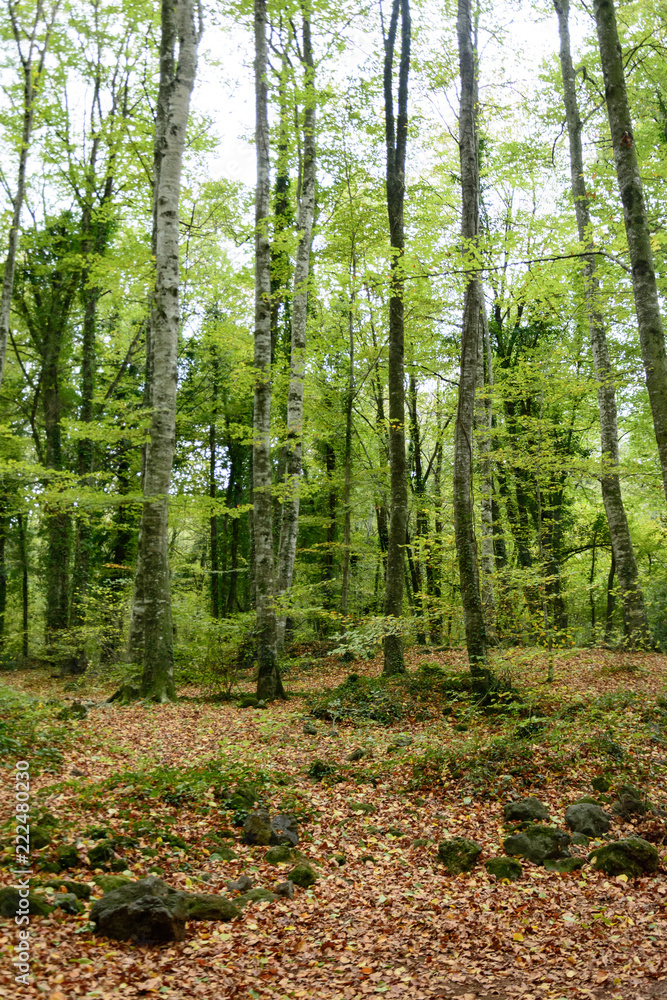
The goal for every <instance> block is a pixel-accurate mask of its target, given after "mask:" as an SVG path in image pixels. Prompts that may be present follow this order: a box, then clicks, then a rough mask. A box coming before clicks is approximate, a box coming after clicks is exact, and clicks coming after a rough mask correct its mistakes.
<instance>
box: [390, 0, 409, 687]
mask: <svg viewBox="0 0 667 1000" xmlns="http://www.w3.org/2000/svg"><path fill="white" fill-rule="evenodd" d="M399 11H400V15H401V58H400V64H399V74H398V115H397V117H396V118H394V95H393V86H392V85H393V63H394V48H395V44H396V31H397V27H398V15H399ZM410 29H411V23H410V3H409V0H393V6H392V11H391V21H390V24H389V32H388V34H387V37H386V39H385V43H384V47H385V57H384V102H385V137H386V146H387V214H388V216H389V234H390V245H391V296H390V299H389V364H388V387H389V460H390V471H391V513H390V521H389V546H388V550H387V580H386V586H385V603H384V613H385V616H387V617H390V618H396V619H398V618H401V617H402V615H403V573H404V547H405V536H406V529H407V523H408V484H407V469H406V463H405V386H404V346H403V341H404V314H403V288H404V280H403V275H402V263H403V262H402V257H403V251H404V247H405V229H404V224H403V203H404V200H405V153H406V146H407V138H408V75H409V72H410V35H411V30H410ZM383 673H384V674H387V675H393V674H403V673H405V661H404V659H403V639H402V636H401V635H400V633H399V632H398V631H396V632H390V633H389V634H388V635H386V636H385V638H384V667H383Z"/></svg>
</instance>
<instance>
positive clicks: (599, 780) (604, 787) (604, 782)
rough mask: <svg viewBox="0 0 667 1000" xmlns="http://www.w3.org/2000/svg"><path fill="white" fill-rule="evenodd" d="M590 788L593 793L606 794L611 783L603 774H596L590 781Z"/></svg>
mask: <svg viewBox="0 0 667 1000" xmlns="http://www.w3.org/2000/svg"><path fill="white" fill-rule="evenodd" d="M591 788H592V789H593V791H594V792H608V791H609V789H610V788H611V781H610V780H609V778H605V776H604V774H596V776H595V777H594V778H593V780H592V781H591Z"/></svg>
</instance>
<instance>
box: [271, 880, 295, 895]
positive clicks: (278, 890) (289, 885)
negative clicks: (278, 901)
mask: <svg viewBox="0 0 667 1000" xmlns="http://www.w3.org/2000/svg"><path fill="white" fill-rule="evenodd" d="M274 892H275V894H276V896H280V897H281V898H282V899H294V882H292V881H290V879H287V881H286V882H279V883H278V885H277V886H275V888H274Z"/></svg>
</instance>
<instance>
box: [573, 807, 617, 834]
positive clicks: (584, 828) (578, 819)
mask: <svg viewBox="0 0 667 1000" xmlns="http://www.w3.org/2000/svg"><path fill="white" fill-rule="evenodd" d="M610 821H611V816H609V814H608V813H606V812H605V811H604V809H603V808H602V807H601V806H599V805H598V804H597V803H593V802H575V803H574V805H571V806H568V807H567V809H566V811H565V822H566V823H567V825H568V826H569V828H570V829H571V830H574V831H575V833H585V834H586V836H587V837H600V836H602V834H603V833H607V831H608V830H609V823H610Z"/></svg>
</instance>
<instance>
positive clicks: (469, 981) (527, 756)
mask: <svg viewBox="0 0 667 1000" xmlns="http://www.w3.org/2000/svg"><path fill="white" fill-rule="evenodd" d="M298 652H299V651H297V653H298ZM300 652H301V655H295V656H294V657H293V658H292V660H291V661H290V663H289V665H288V669H287V671H286V686H287V689H288V691H289V694H290V698H289V700H288V701H286V702H284V703H276V704H272V705H270V706H269V707H268V708H267V709H256V708H240V707H238V704H237V703H236V702H235V701H233V702H231V703H222V704H215V703H211V702H207V701H206V700H204V699H202V698H200V697H198V692H197V690H196V689H195V688H187V687H186V688H182V689H181V691H180V694H181V695H182V698H181V700H180V701H179V702H178V703H177V704H174V705H169V706H166V707H159V706H144V705H141V704H134V705H131V706H129V707H121V706H117V705H115V704H112V705H106V704H103V702H104V700H105V698H106V697H108V696H109V694H110V693H111V691H112V690H113V689H112V688H111V687H110V686H109V685H105V684H103V683H102V682H101V681H100V678H99V677H98V678H96V677H94V676H91V677H89V678H86V679H84V680H83V681H82V682H81V686H80V689H79V690H76V691H72V690H69V691H65V690H64V683H63V682H62V681H59V680H56V679H53V678H50V677H49V675H48V673H47V672H46V671H44V670H30V671H15V672H13V673H5V674H2V675H0V719H2V720H4V723H3V724H2V725H0V741H4V742H2V744H1V746H2V751H3V753H2V756H3V761H2V769H1V772H0V773H2V774H3V775H4V777H5V780H4V782H3V788H2V797H1V800H0V806H1V809H2V812H1V814H0V820H1V821H2V823H3V826H2V830H3V835H2V844H3V845H4V852H3V856H2V860H3V863H4V867H3V869H2V872H1V874H0V880H1V883H2V885H12V884H13V883H12V879H13V877H14V876H13V875H12V873H11V867H12V866H13V863H14V855H13V850H14V844H13V836H14V826H15V820H14V818H13V817H14V815H15V812H14V808H13V806H14V765H15V760H16V759H20V758H24V759H27V760H29V761H30V772H31V796H32V803H31V810H32V812H31V815H32V816H33V817H38V815H39V813H40V812H44V811H48V812H49V813H51V814H52V815H53V817H54V818H55V820H56V821H57V827H56V828H55V830H54V831H53V836H52V842H51V843H50V844H48V845H47V846H46V847H45V848H44V849H43V850H41V851H40V852H33V855H32V863H33V868H34V869H35V872H36V874H35V880H36V881H39V879H40V865H41V864H43V863H44V861H45V860H47V861H48V859H49V858H51V859H52V858H53V857H54V852H55V850H56V849H57V847H58V845H59V844H62V843H74V844H76V846H77V850H78V864H77V865H75V866H73V867H71V868H70V869H68V870H67V871H66V872H64V873H63V876H62V877H63V878H67V879H71V880H75V881H79V882H87V883H89V884H90V886H91V888H92V890H93V897H92V898H93V899H95V898H97V897H99V896H100V895H101V890H100V889H99V888H98V887H97V886H96V885H95V884H94V883H93V879H94V878H95V876H99V875H100V874H101V870H100V869H99V868H98V869H97V870H95V869H94V867H93V866H91V863H90V859H89V857H88V853H89V851H90V850H91V849H92V848H93V847H94V845H95V842H96V841H95V839H94V835H93V834H92V833H91V832H90V831H91V830H92V829H93V827H104V828H106V830H107V831H108V836H110V837H112V838H114V837H115V838H118V837H121V836H125V837H126V838H128V839H127V840H126V842H125V846H123V847H120V846H118V844H119V843H120V842H119V841H118V840H117V841H116V858H115V862H114V863H113V865H112V868H114V869H115V870H116V871H118V870H122V871H124V873H125V874H126V875H128V876H130V877H131V878H133V879H139V878H144V877H146V876H147V875H148V874H149V873H150V872H151V871H153V872H155V873H158V874H160V875H161V877H162V878H164V880H165V881H166V882H168V883H169V884H170V885H172V886H174V887H176V888H183V889H188V890H192V891H196V890H197V891H206V892H222V893H227V889H226V882H227V880H229V879H235V878H238V876H239V875H241V874H246V875H248V876H250V877H251V878H252V879H253V881H254V884H255V885H256V886H264V887H266V888H268V889H271V888H272V886H274V885H275V884H276V883H277V882H280V881H282V880H284V879H285V878H286V873H285V866H280V865H270V864H267V863H266V862H265V860H264V855H265V853H266V848H265V847H256V846H248V845H246V844H244V842H243V830H242V826H237V825H234V824H235V823H242V821H243V816H242V815H241V816H240V817H239V816H238V815H236V816H234V815H233V814H232V812H231V811H230V810H229V809H226V808H225V801H224V792H222V791H221V789H222V788H223V787H231V788H233V787H234V784H235V783H238V782H241V783H246V784H248V783H250V784H252V785H253V787H254V788H255V789H256V790H257V791H258V797H259V800H260V802H261V804H263V805H265V806H266V807H267V808H268V809H270V810H271V811H272V813H275V812H280V811H283V812H290V813H292V814H294V815H296V816H297V818H298V821H299V836H300V843H299V850H301V851H302V852H303V853H304V854H305V855H307V856H308V858H309V859H311V860H312V862H313V863H314V864H315V868H316V871H317V873H318V880H317V882H316V883H315V884H314V885H313V886H312V888H310V889H307V890H304V889H298V888H297V889H296V893H295V896H294V898H293V899H286V898H278V899H275V900H270V901H262V902H250V903H248V904H247V905H246V907H245V908H244V909H243V911H242V914H241V916H240V917H239V918H238V919H236V920H233V921H231V922H227V923H220V922H214V921H198V922H189V923H188V924H187V934H186V939H185V941H183V942H181V943H172V944H169V945H163V946H159V947H157V946H156V947H148V946H142V945H137V944H133V943H131V942H118V941H113V940H110V939H107V938H105V937H101V936H98V935H97V934H96V933H95V932H94V929H93V926H92V925H91V924H90V923H89V919H88V916H87V911H86V912H83V913H81V914H80V915H78V916H77V915H68V914H65V913H63V912H62V911H60V910H58V909H56V910H54V911H53V912H52V913H51V914H50V915H49V916H45V917H38V916H34V917H31V921H30V933H31V985H30V986H29V987H18V988H17V987H16V984H15V983H14V979H13V977H14V971H13V966H12V965H11V957H12V954H13V951H12V948H13V946H14V945H15V944H16V943H17V936H16V934H17V928H16V927H15V926H14V923H13V921H11V920H10V919H3V920H2V921H1V922H0V951H1V952H2V953H3V955H4V958H3V961H2V963H1V964H0V996H1V997H7V998H9V997H12V998H13V997H15V996H30V997H33V996H34V997H46V998H49V1000H70V998H73V997H77V998H78V997H80V998H91V1000H92V998H100V1000H105V998H106V1000H110V998H114V1000H115V998H128V1000H129V998H134V997H151V996H157V997H165V998H173V1000H177V998H178V1000H181V998H192V997H194V998H202V1000H206V998H210V1000H213V998H215V1000H227V998H237V997H238V998H262V1000H269V998H271V1000H278V998H280V1000H287V998H289V1000H292V998H302V997H303V998H313V1000H337V998H340V1000H353V998H357V997H369V996H374V995H379V996H382V995H386V996H387V997H391V998H405V1000H422V998H423V1000H426V998H435V997H443V998H447V997H463V998H464V1000H477V998H491V997H493V998H501V1000H502V998H510V997H511V998H522V1000H557V998H568V1000H569V998H602V997H608V998H618V1000H640V998H649V997H652V998H659V997H667V877H666V873H665V855H666V854H667V827H666V826H665V822H664V820H661V819H656V818H655V817H651V818H647V817H638V818H636V819H635V820H634V821H632V822H627V823H620V822H615V823H614V824H613V825H612V833H613V835H614V836H615V837H623V836H627V835H629V834H630V833H639V834H640V835H641V836H643V837H645V838H647V839H651V840H652V841H653V842H654V843H655V844H656V846H657V848H658V851H659V854H660V857H661V863H662V866H661V868H660V870H659V872H658V873H657V874H655V875H652V876H650V877H644V878H639V879H636V880H632V879H630V880H628V879H627V878H626V877H625V876H619V877H607V876H606V875H604V874H603V873H601V872H599V871H597V870H595V869H594V868H593V867H592V866H590V865H586V866H585V867H584V868H583V869H582V870H580V871H577V872H574V873H572V874H559V873H556V872H550V871H546V870H545V869H544V868H543V867H539V866H537V865H533V864H531V863H530V862H525V863H524V872H523V877H522V878H521V879H520V880H519V881H517V882H513V883H509V882H498V881H496V879H495V878H493V877H492V876H490V875H489V874H488V873H487V871H486V869H485V867H484V861H485V860H488V858H489V857H492V856H495V855H503V849H502V839H503V837H504V836H505V835H506V827H505V826H504V820H503V811H502V807H503V804H504V803H505V802H506V801H508V800H509V799H511V798H519V797H523V796H526V795H536V796H538V797H539V798H540V800H541V801H542V802H544V803H545V804H546V805H548V807H549V809H550V811H551V819H552V822H553V823H555V824H556V825H557V826H559V827H561V828H562V829H565V825H564V820H563V814H564V810H565V808H566V807H567V805H568V804H570V803H571V802H574V801H575V800H576V799H577V798H579V797H581V796H582V795H585V794H589V795H590V794H591V793H592V787H591V781H592V779H593V778H594V777H595V776H601V775H605V776H607V777H608V778H609V780H610V781H611V783H612V788H613V785H614V783H619V782H632V783H634V784H635V785H638V786H639V787H641V788H642V789H643V790H644V791H645V792H646V794H647V795H648V797H649V799H651V801H652V802H654V803H656V804H658V805H661V806H663V807H664V806H667V702H666V701H665V694H666V689H667V657H665V656H660V655H653V654H651V655H649V654H627V653H613V652H610V651H603V650H571V651H567V652H564V653H561V654H559V655H558V656H557V657H556V662H555V678H554V681H553V683H551V684H546V683H544V679H545V675H546V669H547V668H546V659H545V656H544V654H543V653H542V652H540V651H539V650H525V649H524V650H514V651H506V652H505V653H504V654H503V657H502V662H501V660H500V659H499V660H498V662H497V667H498V669H501V668H502V669H504V670H505V671H506V672H507V671H509V672H511V677H512V682H513V684H514V685H515V686H516V688H517V689H518V690H519V691H520V692H522V694H523V700H522V701H521V702H520V703H511V704H510V705H509V706H508V708H507V709H506V710H505V711H503V712H501V711H499V710H498V711H494V712H491V713H490V712H488V711H486V712H485V711H482V710H481V709H480V708H479V706H477V705H476V704H475V703H474V701H473V700H471V698H470V697H469V696H467V695H466V694H465V693H461V694H456V693H454V694H452V691H451V689H448V693H446V694H442V693H440V694H438V692H437V691H436V690H435V689H436V688H437V684H434V683H433V682H432V680H433V678H434V677H435V678H437V677H440V676H441V675H440V674H439V673H438V671H437V670H436V669H435V668H434V667H433V664H437V665H438V666H440V667H441V668H443V670H444V675H445V676H446V677H451V676H452V675H456V674H457V672H458V673H461V672H464V671H465V658H464V654H463V652H458V651H453V652H452V651H449V652H431V651H421V652H420V651H418V650H416V649H411V650H408V652H407V662H408V666H409V669H410V671H411V673H410V681H409V683H408V684H407V685H406V684H401V683H400V682H396V683H395V684H392V685H387V686H386V687H385V688H382V687H381V686H378V685H377V683H376V682H371V681H367V680H366V679H365V678H373V677H377V676H378V675H379V673H380V670H381V662H380V659H379V658H375V659H373V660H368V661H362V662H359V661H357V662H355V663H354V665H353V666H352V667H351V666H350V665H346V664H341V662H340V661H339V660H338V659H337V658H334V657H331V656H328V657H327V656H325V657H323V658H321V659H317V658H314V656H313V655H312V652H313V651H312V650H310V649H308V648H307V647H304V649H303V650H301V651H300ZM424 663H426V664H427V666H426V669H425V670H424V669H422V670H421V672H420V670H419V667H420V665H423V664H424ZM429 665H431V666H429ZM351 669H354V670H355V671H356V672H357V674H358V675H360V680H358V681H354V680H353V681H351V682H349V683H347V684H345V683H344V682H345V680H346V677H347V675H348V674H349V673H350V670H351ZM341 684H343V687H342V688H341V689H340V690H338V691H333V692H332V689H335V688H336V687H337V685H341ZM355 684H356V685H357V686H359V687H360V690H361V691H362V695H363V696H359V697H357V700H356V702H355V697H354V693H353V692H352V693H351V692H350V689H351V687H353V686H354V685H355ZM374 685H375V686H374ZM445 687H447V685H445ZM450 687H451V686H450ZM242 688H244V689H245V690H246V691H250V690H251V685H250V683H249V682H248V683H247V684H243V685H242ZM74 699H80V700H82V701H84V702H95V703H96V706H94V707H91V708H90V710H89V712H88V715H87V716H86V717H85V718H83V719H81V720H76V719H66V720H59V719H58V718H57V715H58V713H59V711H61V710H62V708H63V705H68V704H71V702H72V701H73V700H74ZM318 706H319V708H318ZM311 711H315V714H316V715H317V714H319V715H320V716H322V715H325V716H326V715H327V713H328V714H329V716H331V715H333V716H334V717H337V718H334V721H333V722H332V721H331V718H329V719H327V718H319V719H317V718H314V717H313V716H312V715H311V714H310V713H311ZM369 714H370V715H373V714H374V715H375V716H378V717H379V718H375V719H373V718H368V715H369ZM306 720H309V721H310V722H311V727H310V728H312V724H313V723H314V726H315V729H316V733H315V734H314V735H307V734H306V733H304V722H305V721H306ZM392 720H393V721H392ZM307 728H308V727H307ZM398 737H402V738H403V739H402V740H400V739H398V740H397V738H398ZM396 742H398V743H399V744H400V743H401V742H403V743H404V744H405V745H402V746H401V745H399V746H396V745H395V744H396ZM392 745H393V749H391V748H392ZM355 748H361V749H363V750H364V751H365V753H366V755H365V756H364V757H363V758H361V759H360V760H359V761H357V762H351V761H349V760H348V755H349V754H350V753H351V751H353V750H354V749H355ZM388 749H389V752H388ZM317 762H319V763H317ZM314 765H315V766H314ZM309 771H310V775H311V776H309ZM322 772H324V773H322ZM317 775H320V778H319V780H318V778H317ZM602 798H603V800H604V796H603V797H602ZM87 831H88V832H87ZM447 836H464V837H468V838H471V839H472V840H475V841H476V842H477V843H478V844H479V845H480V846H481V847H482V855H481V857H480V860H479V863H478V864H477V865H476V866H475V868H474V869H473V870H472V871H471V872H470V873H469V874H462V875H459V876H457V877H453V876H450V875H448V874H446V872H445V871H444V869H443V866H442V865H441V864H440V863H439V861H438V856H437V845H438V842H439V841H440V840H442V839H443V838H444V837H447ZM168 838H171V843H170V842H169V839H168ZM595 843H596V842H592V844H591V845H590V846H589V847H588V848H580V849H579V850H580V851H581V853H582V855H583V856H586V854H587V852H588V851H590V850H591V849H592V846H595ZM225 848H226V850H225ZM576 851H577V849H576V848H575V849H573V852H574V853H576ZM221 852H222V854H224V855H226V856H229V857H230V860H226V861H225V860H222V856H221ZM336 855H338V860H336ZM343 856H344V857H343ZM47 877H51V878H52V877H53V876H47ZM230 895H231V896H232V898H233V893H232V894H230Z"/></svg>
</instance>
